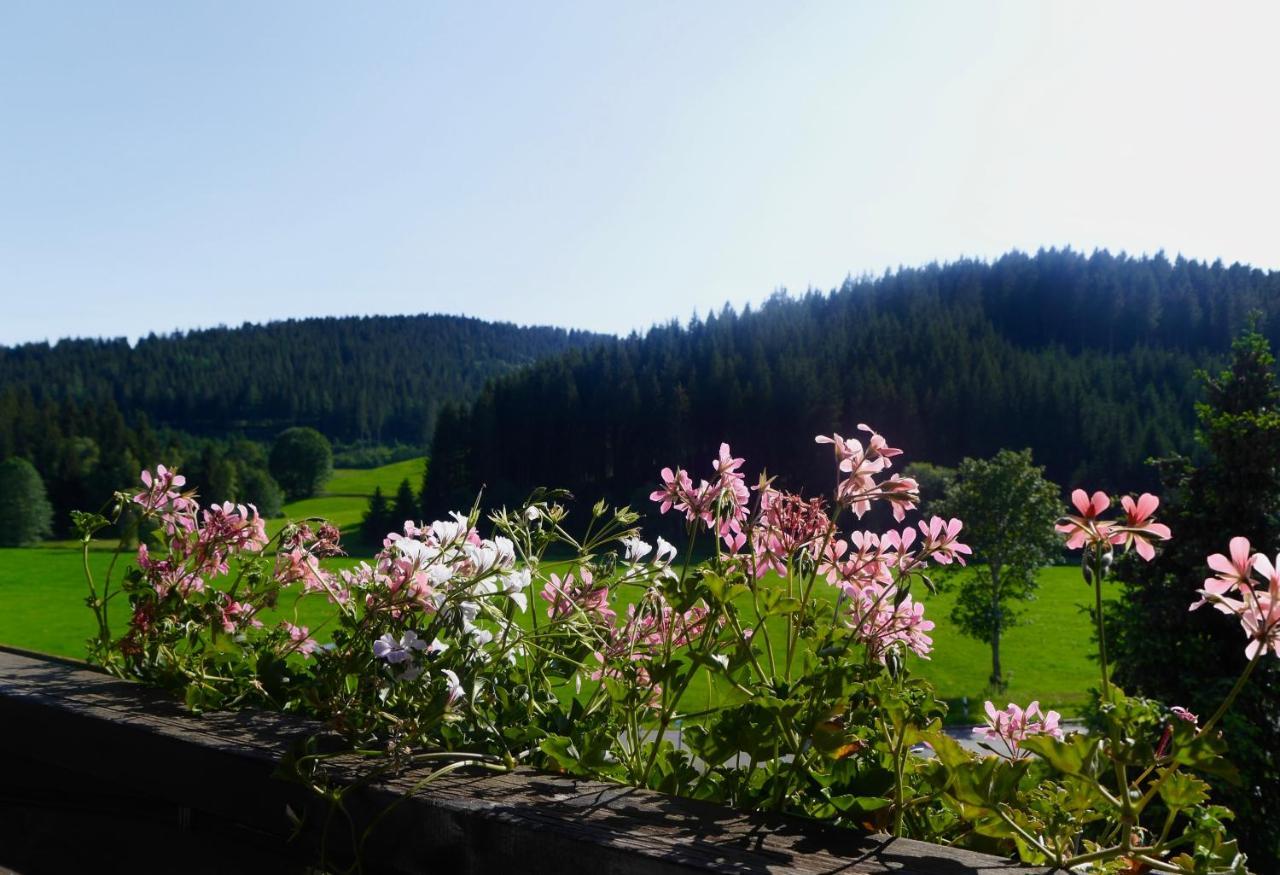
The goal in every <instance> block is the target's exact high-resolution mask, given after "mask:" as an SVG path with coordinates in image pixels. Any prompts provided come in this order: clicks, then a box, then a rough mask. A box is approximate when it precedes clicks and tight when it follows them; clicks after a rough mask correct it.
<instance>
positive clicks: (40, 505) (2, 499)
mask: <svg viewBox="0 0 1280 875" xmlns="http://www.w3.org/2000/svg"><path fill="white" fill-rule="evenodd" d="M52 531H53V508H52V507H51V506H50V504H49V499H48V497H47V496H46V494H45V489H44V481H43V480H41V479H40V475H39V473H37V472H36V469H35V468H34V467H33V466H32V464H31V463H30V462H28V461H27V460H26V459H22V458H18V457H14V458H12V459H7V460H6V461H4V462H0V547H25V546H27V545H28V544H34V543H36V542H37V541H40V540H43V539H44V538H47V537H49V535H50V533H51V532H52Z"/></svg>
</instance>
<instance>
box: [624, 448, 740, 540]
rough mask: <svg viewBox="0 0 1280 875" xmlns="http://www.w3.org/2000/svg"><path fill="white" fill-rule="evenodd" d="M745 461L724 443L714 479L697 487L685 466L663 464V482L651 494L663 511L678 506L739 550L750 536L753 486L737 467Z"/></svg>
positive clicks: (716, 462) (686, 514) (717, 461)
mask: <svg viewBox="0 0 1280 875" xmlns="http://www.w3.org/2000/svg"><path fill="white" fill-rule="evenodd" d="M744 461H745V460H744V459H738V458H734V456H733V453H732V452H731V451H730V450H729V445H728V444H721V445H720V454H719V456H717V457H716V458H715V459H714V460H713V461H712V466H713V467H714V469H715V474H716V476H715V479H714V480H712V481H707V480H702V481H701V482H699V484H698V485H697V486H696V487H695V486H694V485H693V479H692V478H691V477H689V475H688V474H687V473H686V472H685V471H684V470H682V469H680V468H676V469H675V470H674V471H673V470H672V469H670V468H663V469H662V485H661V486H660V487H659V488H658V489H655V490H654V491H653V493H652V494H651V495H650V496H649V498H650V499H652V500H653V501H656V502H658V504H659V509H660V512H661V513H666V512H667V511H669V510H671V509H672V508H675V509H676V510H678V511H680V512H682V513H683V514H684V515H685V518H686V519H687V520H688V521H689V522H691V523H692V522H695V521H698V520H701V521H702V522H703V523H704V524H705V525H706V527H707V528H708V529H713V530H715V532H716V534H717V535H719V536H720V537H721V538H723V539H724V543H725V545H726V546H727V547H728V548H729V550H730V551H731V552H735V553H736V552H737V551H738V550H740V549H741V548H742V545H743V544H745V543H746V540H747V536H746V534H745V533H744V532H743V525H744V523H745V522H746V518H747V504H748V502H749V501H750V500H751V490H750V489H748V488H747V484H746V480H745V477H744V475H743V474H742V473H741V472H740V471H739V470H738V469H739V468H741V467H742V463H743V462H744Z"/></svg>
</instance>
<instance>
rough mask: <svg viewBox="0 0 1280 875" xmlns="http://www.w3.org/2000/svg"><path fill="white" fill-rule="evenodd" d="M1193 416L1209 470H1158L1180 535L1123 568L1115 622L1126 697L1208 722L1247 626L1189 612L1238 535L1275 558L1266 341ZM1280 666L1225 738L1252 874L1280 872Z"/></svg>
mask: <svg viewBox="0 0 1280 875" xmlns="http://www.w3.org/2000/svg"><path fill="white" fill-rule="evenodd" d="M1204 383H1205V391H1206V401H1205V402H1204V403H1202V404H1200V405H1198V406H1197V408H1196V414H1197V419H1198V422H1199V431H1198V434H1197V438H1198V443H1199V445H1200V447H1201V449H1202V454H1201V455H1202V460H1201V461H1198V462H1193V461H1192V460H1190V459H1188V458H1185V457H1173V458H1170V459H1165V460H1163V461H1162V462H1161V463H1160V466H1161V471H1162V475H1163V481H1164V490H1163V499H1162V500H1163V504H1162V506H1161V508H1160V518H1161V520H1162V521H1164V522H1166V523H1167V524H1168V525H1169V526H1170V528H1171V529H1172V530H1173V538H1172V540H1170V541H1169V542H1168V543H1167V544H1166V545H1165V546H1164V549H1163V553H1162V555H1160V556H1158V557H1157V558H1156V560H1155V561H1153V562H1151V563H1134V564H1131V565H1127V566H1126V567H1125V568H1123V569H1122V578H1123V580H1124V581H1125V583H1124V590H1123V593H1124V595H1123V598H1122V599H1121V601H1120V613H1119V617H1118V621H1117V623H1116V630H1115V631H1116V639H1117V648H1116V650H1117V655H1116V662H1117V669H1116V679H1117V681H1118V682H1119V683H1120V684H1121V685H1122V686H1123V687H1125V688H1126V689H1128V690H1129V691H1130V692H1136V693H1140V694H1143V695H1147V696H1151V697H1153V698H1157V699H1160V700H1162V701H1164V702H1166V703H1168V704H1171V705H1173V704H1177V705H1182V706H1184V707H1187V708H1189V709H1191V710H1192V711H1194V712H1197V713H1200V714H1202V715H1206V714H1208V713H1210V712H1212V711H1213V709H1214V708H1215V707H1216V706H1217V704H1218V703H1219V702H1220V701H1221V700H1222V698H1223V697H1224V696H1225V695H1226V693H1227V691H1228V689H1229V688H1230V687H1231V685H1232V683H1233V682H1234V681H1235V679H1236V678H1237V677H1238V676H1239V674H1240V672H1241V670H1242V669H1243V668H1244V666H1245V664H1246V659H1245V655H1244V650H1245V643H1246V642H1245V638H1244V635H1243V634H1242V632H1241V628H1240V624H1239V623H1238V622H1237V621H1236V620H1235V619H1234V618H1231V617H1228V616H1225V615H1223V614H1221V613H1219V612H1218V611H1214V610H1209V609H1202V610H1198V611H1195V612H1188V610H1187V608H1188V606H1189V605H1190V604H1191V602H1193V601H1194V600H1195V599H1196V595H1195V593H1196V590H1197V589H1198V588H1199V587H1200V586H1201V585H1202V584H1203V581H1204V579H1205V578H1206V577H1207V576H1211V572H1210V571H1209V569H1208V567H1207V566H1206V564H1205V559H1206V557H1207V556H1209V555H1210V554H1212V553H1225V552H1227V545H1228V542H1229V541H1230V539H1231V538H1232V537H1234V536H1236V535H1240V536H1243V537H1246V538H1248V539H1249V543H1250V544H1251V545H1253V549H1254V550H1255V551H1257V552H1262V553H1265V554H1267V555H1268V556H1271V555H1274V554H1275V553H1276V552H1277V550H1280V384H1278V383H1277V379H1276V374H1275V360H1274V358H1273V356H1272V354H1271V350H1270V348H1269V345H1268V343H1267V341H1266V339H1265V338H1263V337H1262V336H1261V335H1260V334H1258V333H1256V332H1255V331H1252V330H1251V331H1248V332H1246V333H1245V334H1244V335H1243V336H1242V337H1240V338H1239V339H1238V340H1237V341H1236V342H1235V345H1234V347H1233V355H1232V361H1231V367H1230V368H1229V369H1227V370H1225V371H1223V372H1222V373H1220V374H1218V375H1216V376H1213V377H1210V376H1208V375H1205V378H1204ZM1277 690H1280V661H1278V660H1275V659H1272V658H1269V657H1268V658H1267V659H1266V660H1264V661H1263V663H1262V664H1261V665H1260V666H1259V667H1258V669H1257V670H1256V671H1255V672H1254V674H1253V677H1252V678H1251V680H1250V683H1249V685H1248V686H1247V687H1246V688H1245V690H1244V692H1243V694H1242V695H1241V696H1240V698H1239V699H1238V700H1237V702H1236V705H1235V707H1234V709H1233V711H1232V712H1231V713H1230V714H1228V716H1227V718H1226V719H1225V720H1224V721H1223V723H1222V727H1223V731H1224V732H1225V734H1226V736H1227V738H1228V739H1229V741H1230V749H1231V755H1232V757H1233V758H1234V759H1235V760H1236V762H1237V763H1238V764H1239V765H1240V766H1241V767H1242V772H1243V774H1244V775H1245V778H1246V780H1245V783H1244V784H1243V785H1242V786H1238V787H1236V786H1231V785H1224V786H1222V787H1221V788H1219V793H1220V794H1221V796H1220V797H1217V798H1220V799H1221V800H1222V802H1223V803H1224V804H1226V805H1228V806H1230V807H1232V808H1233V809H1235V811H1236V814H1237V817H1238V820H1237V825H1236V827H1235V832H1236V833H1238V834H1239V835H1240V837H1241V843H1242V845H1243V846H1244V848H1245V850H1246V851H1247V852H1249V863H1250V868H1254V869H1256V870H1257V871H1259V872H1269V873H1276V872H1280V829H1277V826H1276V825H1277V824H1278V823H1280V695H1278V694H1277Z"/></svg>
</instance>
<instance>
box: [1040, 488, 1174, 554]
mask: <svg viewBox="0 0 1280 875" xmlns="http://www.w3.org/2000/svg"><path fill="white" fill-rule="evenodd" d="M1071 503H1072V504H1073V505H1074V506H1075V509H1076V513H1075V514H1071V515H1068V516H1064V517H1063V518H1062V519H1060V520H1059V521H1058V524H1057V526H1056V528H1057V530H1058V531H1059V532H1061V533H1062V534H1064V535H1066V536H1067V548H1068V549H1070V550H1077V549H1079V548H1081V547H1084V548H1085V549H1086V555H1091V554H1094V553H1101V554H1108V553H1110V551H1111V549H1112V547H1120V548H1121V549H1122V550H1128V549H1130V548H1132V549H1133V550H1134V551H1136V552H1137V554H1138V555H1139V556H1141V557H1142V558H1143V559H1144V560H1146V561H1148V562H1150V561H1151V559H1152V558H1153V557H1154V556H1155V555H1156V550H1155V545H1154V544H1153V543H1152V541H1154V540H1161V541H1167V540H1169V537H1170V532H1169V527H1168V526H1166V525H1165V524H1164V523H1158V522H1156V521H1155V520H1154V519H1153V518H1152V514H1154V513H1155V512H1156V508H1158V507H1159V506H1160V499H1158V498H1156V497H1155V496H1154V495H1152V494H1150V493H1143V494H1142V495H1141V496H1140V497H1139V498H1138V499H1137V500H1136V501H1135V500H1134V499H1133V498H1131V497H1130V496H1128V495H1126V496H1124V497H1123V498H1121V499H1120V506H1121V508H1122V509H1123V510H1124V517H1123V518H1122V519H1121V518H1117V519H1113V520H1104V519H1102V518H1101V515H1102V514H1103V513H1105V512H1106V511H1107V510H1108V509H1109V508H1110V507H1111V498H1110V497H1109V496H1108V495H1107V494H1106V493H1105V492H1101V491H1098V492H1095V493H1093V495H1089V494H1088V493H1087V492H1085V491H1084V490H1083V489H1077V490H1075V491H1074V492H1072V493H1071Z"/></svg>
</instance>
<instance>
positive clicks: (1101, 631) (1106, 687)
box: [1093, 549, 1123, 790]
mask: <svg viewBox="0 0 1280 875" xmlns="http://www.w3.org/2000/svg"><path fill="white" fill-rule="evenodd" d="M1093 554H1094V556H1093V596H1094V598H1093V609H1094V616H1095V619H1096V621H1097V624H1098V662H1099V663H1100V665H1101V668H1102V701H1104V702H1106V703H1108V704H1110V703H1111V681H1110V680H1109V679H1108V677H1107V675H1108V671H1107V632H1106V629H1105V625H1104V623H1103V622H1102V575H1103V566H1102V551H1101V550H1100V549H1095V550H1094V551H1093ZM1121 790H1123V787H1122V788H1121Z"/></svg>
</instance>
